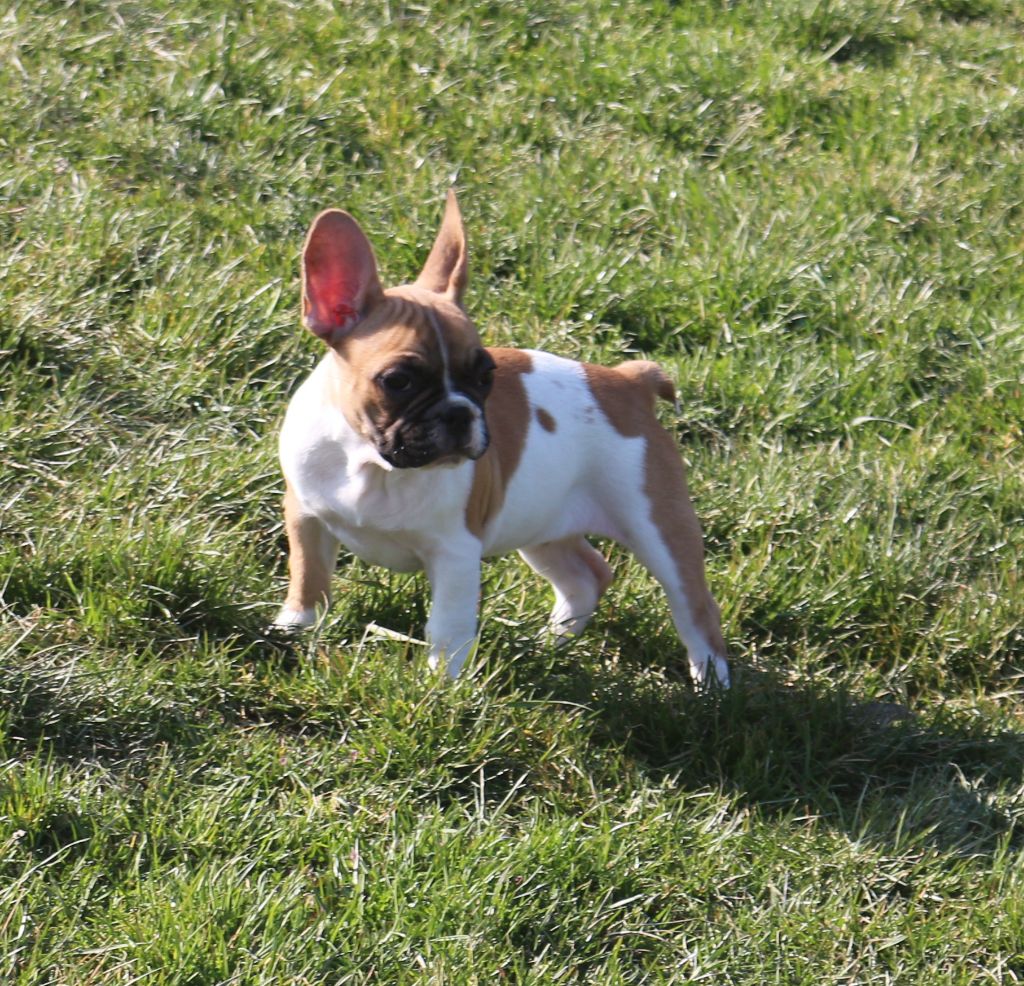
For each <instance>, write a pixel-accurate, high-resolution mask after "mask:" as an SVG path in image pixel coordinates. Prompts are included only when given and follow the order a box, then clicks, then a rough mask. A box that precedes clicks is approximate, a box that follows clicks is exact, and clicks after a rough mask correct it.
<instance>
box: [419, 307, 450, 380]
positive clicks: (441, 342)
mask: <svg viewBox="0 0 1024 986" xmlns="http://www.w3.org/2000/svg"><path fill="white" fill-rule="evenodd" d="M424 311H425V312H426V313H427V321H428V322H429V323H430V327H431V328H432V329H433V330H434V335H435V336H437V349H438V352H440V354H441V366H442V367H443V368H444V390H445V393H446V394H451V392H452V375H451V366H450V364H449V362H448V342H447V340H446V339H445V337H444V332H442V331H441V323H440V322H439V321H438V320H437V312H435V311H434V309H433V308H431V307H430V306H429V305H427V306H425V307H424Z"/></svg>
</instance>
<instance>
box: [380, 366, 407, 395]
mask: <svg viewBox="0 0 1024 986" xmlns="http://www.w3.org/2000/svg"><path fill="white" fill-rule="evenodd" d="M380 385H381V386H382V387H383V388H384V389H385V390H386V391H387V392H388V393H390V394H407V393H408V392H409V391H410V390H411V389H412V374H411V373H407V372H406V371H405V370H388V371H387V372H386V373H382V374H381V375H380Z"/></svg>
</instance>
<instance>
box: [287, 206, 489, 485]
mask: <svg viewBox="0 0 1024 986" xmlns="http://www.w3.org/2000/svg"><path fill="white" fill-rule="evenodd" d="M467 276H468V264H467V259H466V237H465V232H464V230H463V227H462V217H461V215H460V214H459V207H458V203H457V201H456V199H455V194H454V192H449V194H448V202H447V205H446V207H445V213H444V219H443V220H442V223H441V230H440V232H439V233H438V234H437V239H436V240H435V242H434V246H433V248H432V249H431V251H430V256H429V257H428V258H427V262H426V264H425V265H424V267H423V271H422V272H421V273H420V276H419V277H418V278H417V279H416V281H415V282H414V283H413V284H406V285H403V286H402V287H397V288H391V289H389V290H387V291H385V290H384V289H383V288H382V287H381V284H380V281H379V279H378V277H377V261H376V258H375V257H374V255H373V249H372V248H371V246H370V243H369V240H367V238H366V235H365V234H364V233H363V231H362V229H361V228H360V226H359V224H358V223H357V222H356V221H355V220H354V219H353V218H352V217H351V216H350V215H349V214H348V213H347V212H342V211H340V210H338V209H328V210H327V211H326V212H322V213H321V214H320V215H319V216H317V218H316V220H315V221H314V222H313V225H312V227H311V228H310V231H309V235H308V236H307V238H306V246H305V249H304V250H303V255H302V306H303V317H304V320H305V322H306V325H307V327H308V328H309V329H310V330H311V331H312V332H314V333H315V334H316V335H318V336H319V337H320V338H321V339H323V340H324V342H326V343H327V344H328V345H329V346H330V347H331V349H333V350H334V353H335V355H336V357H337V360H338V362H337V369H338V374H337V378H336V379H337V388H336V389H337V392H336V394H335V399H336V402H337V404H338V406H339V407H340V408H341V410H342V412H343V413H344V414H345V416H346V418H347V419H348V421H349V423H350V424H351V425H352V426H353V427H354V428H355V429H356V430H357V431H358V432H359V434H360V435H362V437H363V438H365V439H366V440H367V441H368V442H370V443H371V444H372V445H373V446H374V447H375V448H376V450H377V452H378V453H379V454H380V456H381V457H382V458H383V459H384V460H385V461H386V462H387V463H389V464H390V465H392V466H394V467H395V468H398V469H413V468H418V467H421V466H429V465H432V464H434V463H451V462H458V461H461V460H463V459H478V458H479V457H480V456H481V455H483V454H484V452H485V451H486V450H487V443H488V435H487V425H486V423H485V421H484V400H485V399H486V398H487V394H488V393H489V392H490V389H491V382H492V378H493V375H494V360H493V359H492V358H491V356H490V355H489V354H488V352H487V351H486V350H485V349H484V348H483V346H481V345H480V338H479V336H478V335H477V331H476V327H475V326H474V325H473V323H472V322H471V321H470V320H469V317H468V316H467V315H466V313H465V311H464V310H463V308H462V294H463V291H464V290H465V286H466V279H467Z"/></svg>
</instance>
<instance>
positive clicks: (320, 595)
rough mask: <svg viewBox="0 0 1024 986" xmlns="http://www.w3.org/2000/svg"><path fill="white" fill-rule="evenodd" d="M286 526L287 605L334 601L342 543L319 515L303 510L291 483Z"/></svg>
mask: <svg viewBox="0 0 1024 986" xmlns="http://www.w3.org/2000/svg"><path fill="white" fill-rule="evenodd" d="M284 527H285V531H286V532H287V534H288V573H289V582H288V598H287V599H286V600H285V603H284V605H285V607H286V608H289V609H293V610H297V611H301V610H311V609H315V608H316V607H318V606H326V605H327V604H328V602H330V595H331V573H332V572H333V571H334V566H335V562H336V559H337V555H338V542H337V541H336V540H335V539H334V538H333V537H332V536H331V535H330V534H329V533H328V531H327V529H326V528H325V527H324V526H323V524H321V523H320V521H318V520H317V519H316V518H315V517H310V516H307V515H305V514H303V512H302V508H301V506H300V504H299V501H298V499H297V498H296V496H295V493H294V492H293V490H292V488H291V486H290V485H287V484H286V486H285V495H284Z"/></svg>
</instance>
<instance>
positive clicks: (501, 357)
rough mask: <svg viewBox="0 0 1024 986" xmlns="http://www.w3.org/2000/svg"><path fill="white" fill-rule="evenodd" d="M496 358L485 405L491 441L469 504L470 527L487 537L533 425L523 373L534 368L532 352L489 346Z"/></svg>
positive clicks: (476, 468)
mask: <svg viewBox="0 0 1024 986" xmlns="http://www.w3.org/2000/svg"><path fill="white" fill-rule="evenodd" d="M487 351H488V352H489V353H490V354H491V356H492V357H494V362H495V370H494V389H493V390H492V391H491V394H490V396H489V397H488V398H487V402H486V404H485V405H484V417H485V418H486V420H487V430H488V432H489V433H490V436H491V443H490V445H489V446H488V448H487V451H486V452H484V454H483V455H482V456H480V458H479V459H477V460H476V463H475V464H474V468H473V486H472V489H471V490H470V493H469V500H468V501H467V503H466V527H467V528H468V529H469V531H470V533H472V534H474V535H475V536H476V537H478V538H481V539H482V538H483V532H484V529H485V528H486V526H487V523H488V521H489V520H490V519H491V518H492V517H493V516H494V515H495V514H497V513H498V511H499V510H501V506H502V504H503V503H504V502H505V490H506V488H507V487H508V483H509V480H510V479H511V478H512V476H513V474H514V473H515V471H516V468H517V467H518V466H519V460H520V459H521V458H522V454H523V445H524V444H525V442H526V432H527V429H528V428H529V424H530V405H529V401H528V400H527V397H526V387H525V386H523V381H522V376H523V374H524V373H530V372H531V371H532V370H533V360H532V359H531V358H530V354H529V353H524V352H523V351H522V350H519V349H488V350H487Z"/></svg>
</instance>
